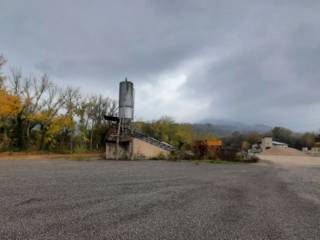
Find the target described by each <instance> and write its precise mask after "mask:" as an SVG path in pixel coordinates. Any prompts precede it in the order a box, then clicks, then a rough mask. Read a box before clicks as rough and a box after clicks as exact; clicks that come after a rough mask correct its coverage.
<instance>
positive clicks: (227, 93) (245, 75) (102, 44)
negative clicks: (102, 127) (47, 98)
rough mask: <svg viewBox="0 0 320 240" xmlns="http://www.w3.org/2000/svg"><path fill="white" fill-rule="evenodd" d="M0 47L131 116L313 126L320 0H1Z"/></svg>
mask: <svg viewBox="0 0 320 240" xmlns="http://www.w3.org/2000/svg"><path fill="white" fill-rule="evenodd" d="M0 9H1V14H0V53H2V54H4V55H5V56H6V58H7V59H8V60H9V63H8V66H7V69H8V68H9V66H18V67H21V68H22V70H23V71H24V72H25V73H34V74H39V73H42V72H45V73H48V74H49V76H50V77H51V79H52V80H54V81H55V82H57V83H58V84H59V85H62V86H65V85H71V86H75V87H80V88H81V90H82V91H83V92H84V93H88V94H90V93H101V94H103V95H105V96H111V97H114V98H117V94H118V92H117V91H118V82H119V81H121V80H123V79H124V78H125V77H126V76H127V77H128V79H129V80H131V81H133V82H134V83H135V87H136V116H137V118H138V119H145V120H147V119H148V120H150V119H155V118H158V117H160V116H162V115H169V116H172V117H173V118H175V119H176V120H177V121H183V122H196V121H201V120H202V119H230V120H235V121H242V122H247V123H252V124H254V123H264V124H269V125H282V126H286V127H290V128H293V129H295V130H318V129H319V128H320V1H319V0H207V1H205V0H192V1H191V0H181V1H178V0H137V1H135V0H127V1H121V0H116V1H108V0H100V1H99V0H86V1H84V0H74V1H71V0H65V1H62V0H61V1H60V0H57V1H52V0H28V1H18V0H0Z"/></svg>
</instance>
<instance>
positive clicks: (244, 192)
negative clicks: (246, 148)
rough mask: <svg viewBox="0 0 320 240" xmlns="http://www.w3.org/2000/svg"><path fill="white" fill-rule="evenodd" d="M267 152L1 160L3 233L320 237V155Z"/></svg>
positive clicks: (60, 236)
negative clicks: (210, 158) (243, 159)
mask: <svg viewBox="0 0 320 240" xmlns="http://www.w3.org/2000/svg"><path fill="white" fill-rule="evenodd" d="M263 158H264V161H262V162H260V163H258V164H220V165H214V164H199V165H196V164H194V163H190V162H166V161H132V162H129V161H119V162H116V161H65V160H34V161H33V160H21V161H19V160H10V161H9V160H1V161H0V239H77V240H79V239H148V240H149V239H183V240H186V239H245V240H249V239H255V240H256V239H277V240H278V239H290V240H293V239H299V240H300V239H320V227H319V226H320V201H319V200H320V160H319V159H309V160H308V161H311V163H312V164H311V163H310V164H301V163H300V162H299V160H298V162H299V164H291V163H290V161H289V163H288V159H287V160H286V159H285V157H283V156H282V158H283V161H282V163H279V158H281V157H279V156H278V158H276V157H272V156H269V157H268V156H263ZM270 159H271V161H270ZM280 160H281V159H280ZM294 161H296V160H294Z"/></svg>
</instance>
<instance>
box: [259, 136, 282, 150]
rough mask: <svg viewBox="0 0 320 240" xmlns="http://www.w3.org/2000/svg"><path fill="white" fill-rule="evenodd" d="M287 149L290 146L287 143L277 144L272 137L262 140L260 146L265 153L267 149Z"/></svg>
mask: <svg viewBox="0 0 320 240" xmlns="http://www.w3.org/2000/svg"><path fill="white" fill-rule="evenodd" d="M274 147H277V148H287V147H288V144H287V143H282V142H277V141H273V139H272V137H264V138H262V140H261V144H260V148H261V150H262V151H265V150H267V149H271V148H274Z"/></svg>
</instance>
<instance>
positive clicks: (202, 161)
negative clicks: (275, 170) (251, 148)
mask: <svg viewBox="0 0 320 240" xmlns="http://www.w3.org/2000/svg"><path fill="white" fill-rule="evenodd" d="M256 162H257V160H254V161H250V160H219V159H217V160H193V161H192V163H194V164H197V165H198V164H200V163H210V164H242V163H243V164H246V163H256Z"/></svg>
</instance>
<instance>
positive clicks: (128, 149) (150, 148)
mask: <svg viewBox="0 0 320 240" xmlns="http://www.w3.org/2000/svg"><path fill="white" fill-rule="evenodd" d="M116 149H117V148H116V143H107V144H106V159H109V160H114V159H116V154H117V150H116ZM169 154H170V152H169V151H167V150H164V149H162V148H160V147H157V146H154V145H152V144H150V143H148V142H145V141H143V140H140V139H138V138H132V139H131V141H130V142H127V143H122V144H120V146H119V159H151V158H155V157H159V156H160V155H163V156H164V157H167V156H168V155H169Z"/></svg>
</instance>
